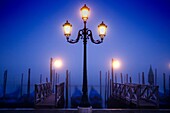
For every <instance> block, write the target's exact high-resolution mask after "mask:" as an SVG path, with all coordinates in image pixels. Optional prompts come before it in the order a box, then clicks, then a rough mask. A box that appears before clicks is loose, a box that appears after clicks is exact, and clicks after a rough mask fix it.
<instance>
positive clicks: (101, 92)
mask: <svg viewBox="0 0 170 113" xmlns="http://www.w3.org/2000/svg"><path fill="white" fill-rule="evenodd" d="M100 96H101V97H102V71H100Z"/></svg>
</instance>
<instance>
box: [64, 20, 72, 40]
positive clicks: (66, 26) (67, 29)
mask: <svg viewBox="0 0 170 113" xmlns="http://www.w3.org/2000/svg"><path fill="white" fill-rule="evenodd" d="M63 28H64V35H65V36H66V37H69V36H70V35H71V31H72V25H71V24H70V23H69V22H68V20H67V21H66V23H65V24H63Z"/></svg>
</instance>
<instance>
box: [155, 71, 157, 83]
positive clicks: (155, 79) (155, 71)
mask: <svg viewBox="0 0 170 113" xmlns="http://www.w3.org/2000/svg"><path fill="white" fill-rule="evenodd" d="M156 85H157V69H155V86H156Z"/></svg>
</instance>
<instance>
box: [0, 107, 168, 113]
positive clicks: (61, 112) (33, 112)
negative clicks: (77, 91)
mask: <svg viewBox="0 0 170 113" xmlns="http://www.w3.org/2000/svg"><path fill="white" fill-rule="evenodd" d="M0 113H78V110H77V109H32V108H30V109H29V108H9V109H6V108H3V109H0ZM92 113H170V109H93V110H92Z"/></svg>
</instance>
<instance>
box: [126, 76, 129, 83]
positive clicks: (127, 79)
mask: <svg viewBox="0 0 170 113" xmlns="http://www.w3.org/2000/svg"><path fill="white" fill-rule="evenodd" d="M128 78H129V77H128V74H126V83H128Z"/></svg>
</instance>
